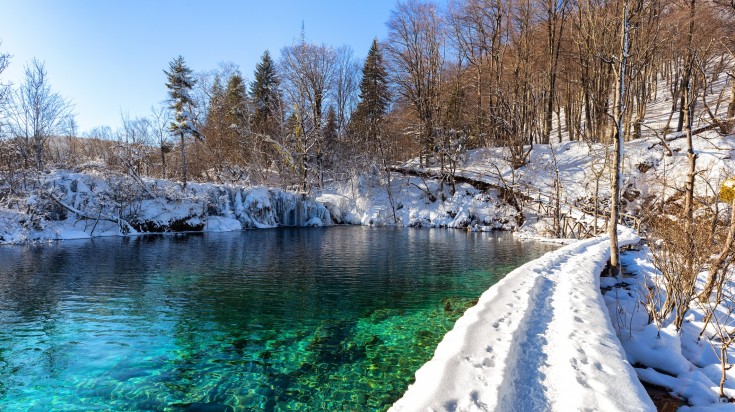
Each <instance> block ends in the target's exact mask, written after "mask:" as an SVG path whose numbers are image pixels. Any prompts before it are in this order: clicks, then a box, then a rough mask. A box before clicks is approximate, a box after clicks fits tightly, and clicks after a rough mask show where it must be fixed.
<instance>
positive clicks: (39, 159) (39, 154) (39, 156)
mask: <svg viewBox="0 0 735 412" xmlns="http://www.w3.org/2000/svg"><path fill="white" fill-rule="evenodd" d="M33 141H34V142H33V143H34V145H35V149H36V167H37V168H38V171H39V172H40V171H42V170H43V138H42V137H41V136H39V135H38V134H36V135H34V136H33Z"/></svg>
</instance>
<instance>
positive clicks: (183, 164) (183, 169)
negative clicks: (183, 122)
mask: <svg viewBox="0 0 735 412" xmlns="http://www.w3.org/2000/svg"><path fill="white" fill-rule="evenodd" d="M180 135H181V181H182V182H183V183H184V190H186V151H185V150H184V133H183V132H181V133H180Z"/></svg>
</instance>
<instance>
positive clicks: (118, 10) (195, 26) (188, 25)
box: [0, 0, 395, 131]
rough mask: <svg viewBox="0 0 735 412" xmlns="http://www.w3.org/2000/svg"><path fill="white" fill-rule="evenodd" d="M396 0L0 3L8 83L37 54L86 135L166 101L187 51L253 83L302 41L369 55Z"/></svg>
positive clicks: (192, 59) (203, 65)
mask: <svg viewBox="0 0 735 412" xmlns="http://www.w3.org/2000/svg"><path fill="white" fill-rule="evenodd" d="M394 5H395V0H364V1H363V0H360V1H356V0H302V1H298V0H291V1H285V0H270V1H234V0H233V1H224V0H215V1H211V0H210V1H204V0H200V1H183V0H182V1H172V0H147V1H145V0H118V1H111V0H109V1H108V0H64V1H60V0H43V1H41V0H0V41H2V45H0V51H2V52H5V53H10V54H11V55H12V59H11V64H10V67H8V68H7V69H6V70H5V72H3V74H2V75H1V76H2V78H1V79H0V80H2V81H12V82H15V83H17V82H19V81H21V80H22V74H23V67H24V65H25V64H26V63H27V62H28V61H29V60H30V59H31V58H33V57H36V58H38V59H39V60H41V61H44V62H45V64H46V70H47V71H48V75H49V78H50V81H51V85H52V87H53V89H54V90H55V91H57V92H59V93H61V94H62V95H63V96H65V97H67V98H69V99H71V100H72V101H73V103H74V104H75V112H76V113H77V117H76V118H77V122H78V123H79V127H80V131H85V130H89V129H91V128H92V127H95V126H100V125H108V126H111V127H113V129H114V128H116V127H118V126H119V125H120V113H121V111H122V112H125V113H128V114H129V115H130V116H131V117H135V116H144V115H147V114H148V113H149V109H150V107H151V106H152V105H155V104H157V103H158V102H160V101H161V100H163V99H165V97H166V87H165V75H164V74H163V69H166V68H168V63H169V61H171V59H172V58H174V57H176V56H178V55H179V54H181V55H182V56H184V58H185V59H186V61H187V63H188V64H189V66H190V67H191V68H192V69H193V70H195V71H203V70H211V69H215V68H217V65H218V63H220V62H233V63H235V64H237V65H239V66H240V70H241V71H242V73H243V74H244V75H245V76H246V77H247V78H248V79H251V78H252V73H253V70H254V69H255V64H256V63H257V62H258V60H259V59H260V56H261V54H262V53H263V51H264V50H266V49H268V50H270V52H271V54H272V55H273V56H274V58H276V59H277V58H278V56H279V55H280V50H281V48H282V47H284V46H286V45H289V44H291V43H292V42H293V40H294V39H295V38H296V37H297V36H298V35H299V32H300V29H301V23H302V21H303V23H304V26H305V29H306V37H307V39H308V40H309V41H312V42H315V43H326V44H330V45H333V46H340V45H343V44H348V45H350V46H352V48H353V49H354V52H355V56H356V57H360V58H364V56H365V55H366V54H367V51H368V49H369V48H370V43H371V41H372V39H373V38H374V37H376V36H377V37H378V38H379V39H382V38H384V37H385V36H386V32H387V30H386V27H385V22H386V21H387V20H388V17H389V16H390V11H391V10H392V9H393V6H394Z"/></svg>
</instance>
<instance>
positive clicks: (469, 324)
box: [391, 230, 655, 411]
mask: <svg viewBox="0 0 735 412" xmlns="http://www.w3.org/2000/svg"><path fill="white" fill-rule="evenodd" d="M620 240H621V244H630V243H635V242H637V240H638V239H637V237H636V236H635V235H634V234H633V233H632V232H631V231H629V230H625V231H621V235H620ZM608 258H609V239H608V238H607V237H598V238H593V239H590V240H585V241H580V242H577V243H574V244H571V245H568V246H566V247H563V248H561V249H559V250H557V251H554V252H550V253H548V254H546V255H545V256H543V257H541V258H539V259H536V260H534V261H532V262H529V263H526V264H525V265H523V266H521V267H520V268H518V269H516V270H514V271H512V272H511V273H509V274H508V275H507V276H506V277H505V278H504V279H503V280H501V281H500V282H498V283H497V284H496V285H494V286H492V287H491V288H490V289H488V290H487V291H486V292H485V293H484V294H483V295H482V296H481V297H480V300H479V302H478V303H477V305H476V306H474V307H472V308H470V309H469V310H467V312H466V313H465V314H464V315H463V316H462V317H461V318H460V319H459V320H458V321H457V323H456V324H455V326H454V329H452V330H451V331H450V332H449V333H447V334H446V336H445V337H444V339H443V340H442V342H441V343H440V344H439V346H438V347H437V349H436V352H435V354H434V357H433V358H432V359H431V360H430V361H429V362H427V363H426V364H425V365H424V366H423V367H422V368H421V369H419V370H418V371H417V372H416V382H415V383H414V384H413V385H411V386H410V387H409V389H408V391H407V392H406V393H405V395H404V396H403V398H401V399H400V400H399V401H397V402H396V403H395V404H394V405H393V407H392V408H391V410H393V411H409V410H410V411H413V410H456V411H472V410H558V411H568V410H616V411H649V410H655V409H654V406H653V404H652V403H651V401H650V399H649V398H648V396H647V394H646V392H645V390H644V388H643V386H642V385H641V384H640V382H638V379H637V378H636V375H635V371H634V370H633V368H632V366H631V365H630V363H629V362H628V361H627V360H626V357H625V353H624V352H623V350H622V348H621V346H620V342H619V341H618V338H617V337H616V335H615V330H614V329H613V326H612V323H611V320H610V318H609V316H608V314H607V310H606V308H605V305H604V301H603V300H602V297H601V296H600V293H599V282H598V281H597V279H598V275H599V273H600V272H601V271H602V269H603V265H604V262H606V261H607V259H608Z"/></svg>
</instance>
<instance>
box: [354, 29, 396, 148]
mask: <svg viewBox="0 0 735 412" xmlns="http://www.w3.org/2000/svg"><path fill="white" fill-rule="evenodd" d="M389 104H390V91H389V89H388V74H387V72H386V69H385V63H384V62H383V54H382V53H381V51H380V47H379V44H378V40H377V39H374V40H373V44H372V46H370V51H369V52H368V55H367V58H366V59H365V64H364V66H363V68H362V81H361V82H360V103H358V104H357V108H356V109H355V113H354V114H353V122H354V124H355V126H356V128H357V129H358V130H356V132H357V133H358V134H359V135H360V136H361V137H362V139H365V141H364V143H366V144H367V146H368V147H369V148H373V147H374V145H376V144H378V142H377V139H379V137H380V126H381V123H382V122H383V118H384V117H385V114H386V112H387V111H388V105H389ZM371 151H374V149H373V150H371Z"/></svg>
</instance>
